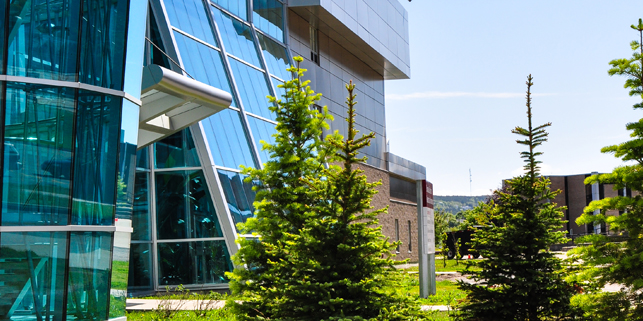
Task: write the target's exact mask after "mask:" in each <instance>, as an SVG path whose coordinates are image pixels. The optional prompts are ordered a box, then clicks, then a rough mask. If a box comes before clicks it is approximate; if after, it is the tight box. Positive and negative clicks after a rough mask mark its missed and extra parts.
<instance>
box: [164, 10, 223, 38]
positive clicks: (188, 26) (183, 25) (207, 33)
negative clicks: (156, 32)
mask: <svg viewBox="0 0 643 321" xmlns="http://www.w3.org/2000/svg"><path fill="white" fill-rule="evenodd" d="M163 2H164V3H165V10H166V11H167V15H168V17H169V18H170V23H171V24H172V25H173V26H175V27H177V28H179V29H181V30H183V31H185V32H187V33H189V34H191V35H193V36H195V37H197V38H199V39H201V40H203V41H205V42H207V43H209V44H211V45H213V46H215V47H218V46H219V45H218V44H217V41H216V40H215V38H214V34H213V33H212V27H211V26H210V22H209V21H208V15H207V10H206V8H205V6H204V5H203V1H201V0H165V1H163Z"/></svg>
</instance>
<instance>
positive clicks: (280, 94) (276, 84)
mask: <svg viewBox="0 0 643 321" xmlns="http://www.w3.org/2000/svg"><path fill="white" fill-rule="evenodd" d="M288 80H290V79H288ZM270 81H272V87H273V88H275V91H276V94H277V96H276V97H277V99H281V100H284V99H285V98H284V97H285V96H286V89H285V88H282V87H279V86H280V85H283V84H284V83H283V82H281V81H279V80H278V79H275V78H274V77H270Z"/></svg>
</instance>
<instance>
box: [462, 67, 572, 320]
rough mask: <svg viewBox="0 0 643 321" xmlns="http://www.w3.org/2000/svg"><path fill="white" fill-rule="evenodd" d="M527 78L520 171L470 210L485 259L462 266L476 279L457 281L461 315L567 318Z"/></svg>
mask: <svg viewBox="0 0 643 321" xmlns="http://www.w3.org/2000/svg"><path fill="white" fill-rule="evenodd" d="M532 85H533V83H532V77H531V75H529V77H528V78H527V119H528V127H527V128H526V129H525V128H522V127H516V128H515V129H514V130H512V132H513V133H515V134H518V135H520V136H522V137H523V139H520V140H517V142H518V143H519V144H521V145H525V146H527V147H528V150H527V151H525V152H522V153H521V157H522V158H523V159H524V160H525V163H526V164H525V170H526V173H525V175H523V176H518V177H514V178H513V179H511V180H509V181H507V182H506V183H507V186H506V188H505V189H504V190H502V191H500V190H498V191H495V192H494V198H493V199H492V200H490V201H489V202H488V203H486V204H484V203H481V204H480V205H479V206H478V209H476V211H478V212H480V213H483V214H484V215H483V216H482V217H486V218H487V221H486V222H485V223H486V224H484V227H480V228H478V229H477V230H476V232H475V233H474V237H473V241H472V242H473V247H474V249H476V250H477V251H478V252H479V253H481V254H482V256H483V257H484V258H486V259H485V260H480V261H475V262H472V263H468V264H469V265H471V266H474V267H478V268H480V270H465V271H464V274H468V275H470V276H471V277H472V279H473V280H474V281H476V284H467V283H464V282H460V283H459V286H460V288H461V289H463V290H466V291H469V295H468V296H467V298H466V300H465V301H464V302H463V305H462V306H461V307H460V310H459V312H458V318H459V319H464V320H530V321H534V320H554V319H555V320H565V319H568V318H573V317H574V315H575V314H576V313H577V312H576V309H574V308H573V307H572V306H570V299H571V297H572V295H573V294H574V291H573V288H572V287H570V286H568V285H567V284H566V282H565V281H564V280H563V277H562V275H561V274H560V271H561V270H562V263H561V260H560V259H558V258H556V257H555V256H554V254H553V253H551V252H550V251H549V248H550V246H551V245H554V244H560V243H564V242H565V241H566V239H565V238H564V234H563V232H556V229H559V228H560V227H561V226H562V223H563V221H562V220H561V219H562V216H563V212H562V211H563V208H561V207H558V206H557V205H556V204H555V203H553V202H552V201H553V199H554V197H555V196H556V195H557V193H558V192H552V191H551V190H550V189H549V185H550V181H549V180H548V179H546V178H544V177H540V176H539V166H538V164H539V163H540V161H538V160H537V159H536V158H537V156H539V155H541V154H542V153H541V152H536V151H535V148H536V147H537V146H539V145H541V144H542V143H543V142H545V141H546V140H547V135H548V134H547V132H546V131H545V128H546V127H548V126H550V124H549V123H547V124H544V125H541V126H537V127H533V126H532V123H531V119H532V113H531V86H532Z"/></svg>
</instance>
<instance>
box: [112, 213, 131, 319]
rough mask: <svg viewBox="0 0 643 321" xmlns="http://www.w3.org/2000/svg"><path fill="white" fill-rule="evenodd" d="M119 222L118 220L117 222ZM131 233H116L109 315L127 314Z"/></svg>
mask: <svg viewBox="0 0 643 321" xmlns="http://www.w3.org/2000/svg"><path fill="white" fill-rule="evenodd" d="M117 224H118V222H117ZM130 235H131V234H130V233H124V232H116V233H114V248H113V252H112V254H113V257H112V274H111V286H110V289H109V317H110V318H118V317H124V316H125V300H127V276H128V272H129V251H130V241H131V240H130Z"/></svg>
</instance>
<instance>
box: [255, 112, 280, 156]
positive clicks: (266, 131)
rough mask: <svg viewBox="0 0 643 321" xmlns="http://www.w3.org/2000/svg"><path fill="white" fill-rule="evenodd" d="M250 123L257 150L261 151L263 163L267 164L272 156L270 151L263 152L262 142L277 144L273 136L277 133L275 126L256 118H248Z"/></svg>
mask: <svg viewBox="0 0 643 321" xmlns="http://www.w3.org/2000/svg"><path fill="white" fill-rule="evenodd" d="M248 122H249V123H250V129H252V135H253V136H254V139H255V143H256V144H257V150H259V156H260V158H261V162H262V163H266V162H267V161H268V160H270V155H269V154H268V151H266V150H263V144H261V141H264V142H266V143H268V144H274V143H275V138H274V137H272V135H273V134H276V133H277V131H276V130H275V125H274V124H271V123H269V122H267V121H263V120H261V119H257V118H254V117H248Z"/></svg>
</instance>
